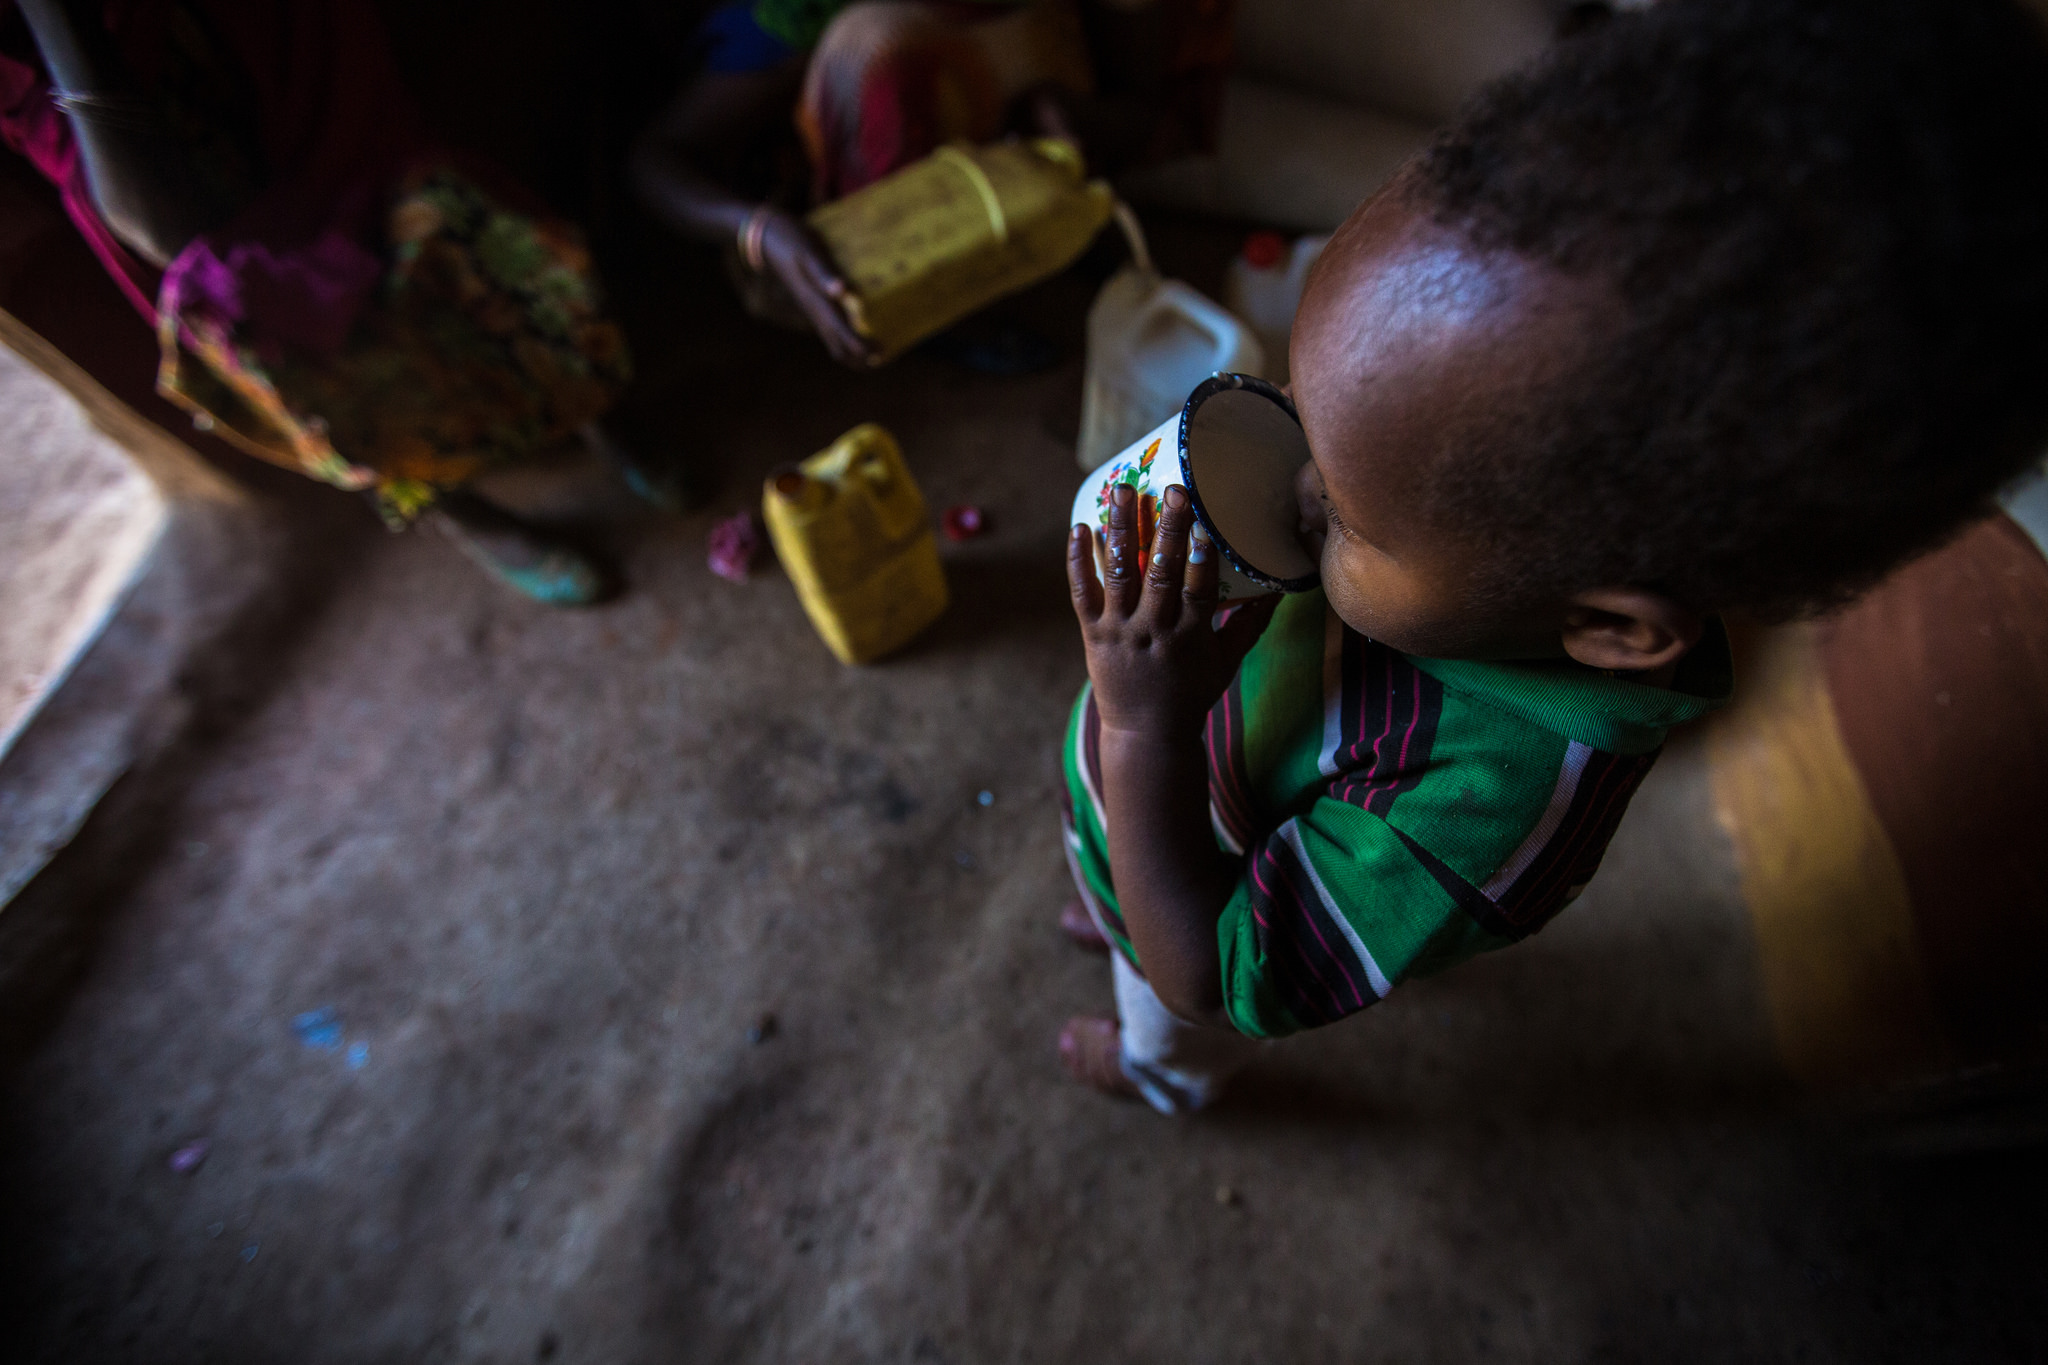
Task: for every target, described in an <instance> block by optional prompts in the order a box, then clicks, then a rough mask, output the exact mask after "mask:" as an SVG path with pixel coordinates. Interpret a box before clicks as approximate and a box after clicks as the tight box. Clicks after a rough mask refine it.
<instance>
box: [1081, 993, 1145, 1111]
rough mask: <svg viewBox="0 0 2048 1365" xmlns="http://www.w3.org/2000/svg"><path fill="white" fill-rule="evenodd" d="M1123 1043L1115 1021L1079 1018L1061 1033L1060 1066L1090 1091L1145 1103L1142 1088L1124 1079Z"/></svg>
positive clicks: (1091, 1017)
mask: <svg viewBox="0 0 2048 1365" xmlns="http://www.w3.org/2000/svg"><path fill="white" fill-rule="evenodd" d="M1123 1055H1124V1045H1123V1039H1122V1037H1121V1036H1120V1035H1119V1034H1118V1032H1117V1023H1116V1020H1114V1019H1104V1018H1101V1017H1099V1016H1096V1015H1089V1014H1077V1015H1075V1016H1074V1017H1073V1018H1071V1019H1069V1020H1067V1026H1066V1027H1065V1028H1063V1029H1061V1030H1060V1065H1062V1066H1064V1067H1066V1069H1067V1074H1068V1075H1069V1076H1072V1077H1073V1078H1074V1079H1075V1080H1077V1081H1079V1082H1080V1083H1081V1084H1083V1085H1085V1086H1087V1087H1088V1088H1089V1089H1090V1090H1099V1091H1101V1092H1102V1093H1103V1094H1105V1095H1114V1096H1116V1097H1117V1098H1118V1099H1124V1100H1135V1099H1142V1098H1143V1096H1141V1095H1140V1094H1139V1093H1138V1087H1137V1086H1135V1085H1132V1084H1131V1078H1130V1077H1128V1076H1126V1075H1124V1068H1123Z"/></svg>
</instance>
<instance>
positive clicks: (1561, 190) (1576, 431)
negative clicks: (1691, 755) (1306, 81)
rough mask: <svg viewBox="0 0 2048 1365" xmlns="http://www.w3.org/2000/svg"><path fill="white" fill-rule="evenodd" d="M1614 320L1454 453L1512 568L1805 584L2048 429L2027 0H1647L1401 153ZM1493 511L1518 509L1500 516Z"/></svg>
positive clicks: (1441, 208)
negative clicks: (1608, 334)
mask: <svg viewBox="0 0 2048 1365" xmlns="http://www.w3.org/2000/svg"><path fill="white" fill-rule="evenodd" d="M1407 184H1408V187H1409V190H1408V192H1409V193H1411V194H1420V195H1421V196H1423V200H1424V202H1426V203H1428V204H1430V205H1431V206H1432V207H1433V208H1434V210H1435V212H1436V214H1437V216H1438V217H1439V218H1440V220H1442V221H1444V222H1446V223H1448V224H1452V225H1455V226H1456V227H1458V228H1459V229H1460V230H1461V231H1463V232H1465V233H1466V234H1467V235H1468V236H1470V237H1471V238H1473V239H1474V240H1475V241H1476V242H1478V243H1479V244H1480V245H1482V246H1496V247H1507V248H1512V249H1514V250H1516V251H1518V252H1521V253H1524V254H1526V255H1530V256H1532V257H1535V258H1537V259H1540V260H1545V261H1548V262H1550V263H1552V264H1554V265H1556V266H1558V267H1560V268H1562V269H1563V270H1565V271H1567V272H1571V273H1594V274H1599V275H1603V276H1606V277H1607V278H1609V279H1611V280H1613V281H1614V282H1615V283H1616V284H1617V285H1618V286H1619V288H1620V290H1621V293H1622V296H1623V298H1624V300H1625V301H1626V303H1627V305H1628V313H1629V321H1628V323H1627V325H1626V326H1625V328H1624V329H1623V330H1622V331H1621V332H1620V333H1619V334H1617V335H1615V336H1614V337H1613V338H1611V340H1609V341H1605V342H1603V343H1602V344H1601V346H1600V348H1599V350H1598V352H1597V354H1596V355H1595V356H1594V358H1593V359H1592V360H1590V361H1589V362H1588V363H1589V365H1590V366H1591V367H1592V371H1593V373H1591V374H1590V375H1589V376H1585V377H1586V378H1589V379H1590V380H1591V381H1592V382H1588V383H1576V384H1573V385H1570V386H1569V388H1570V392H1569V393H1568V394H1567V393H1562V392H1560V393H1556V394H1553V395H1550V396H1549V397H1546V398H1544V399H1542V400H1540V401H1539V403H1538V404H1537V406H1536V407H1535V408H1533V409H1530V408H1525V409H1523V410H1520V411H1514V412H1510V413H1507V414H1505V415H1503V416H1502V417H1501V418H1500V420H1499V421H1497V422H1495V423H1493V439H1492V440H1491V441H1490V442H1489V443H1490V444H1493V445H1494V449H1493V450H1492V451H1490V452H1487V454H1489V455H1490V456H1491V458H1481V459H1474V460H1470V461H1461V462H1460V468H1458V469H1456V470H1452V469H1446V470H1444V471H1442V473H1443V475H1444V477H1442V478H1441V479H1439V480H1438V481H1437V486H1436V492H1435V493H1434V495H1433V496H1434V497H1435V498H1436V499H1437V506H1435V507H1434V508H1432V509H1430V511H1431V513H1432V515H1433V516H1435V517H1437V518H1441V519H1442V524H1445V525H1468V526H1470V525H1478V526H1484V527H1486V528H1487V537H1488V539H1489V540H1492V539H1496V538H1499V539H1504V540H1512V542H1513V543H1514V544H1516V546H1517V547H1518V550H1521V549H1524V548H1525V547H1526V553H1525V554H1518V556H1517V557H1516V559H1517V562H1516V563H1514V564H1513V565H1508V566H1504V567H1503V568H1502V570H1501V571H1500V573H1501V576H1502V581H1500V582H1498V583H1494V584H1491V585H1490V587H1491V588H1492V589H1493V590H1495V591H1500V592H1516V593H1520V592H1526V591H1528V590H1530V589H1531V588H1532V587H1534V588H1537V589H1539V590H1546V591H1554V590H1559V589H1562V590H1564V591H1567V592H1568V591H1574V590H1577V589H1579V588H1583V587H1587V586H1591V585H1594V584H1603V583H1632V584H1638V585H1642V586H1649V587H1655V588H1658V589H1660V590H1662V591H1665V592H1668V593H1670V594H1671V595H1673V596H1674V597H1676V598H1678V599H1679V600H1680V601H1682V602H1685V603H1687V604H1689V605H1692V606H1695V607H1699V608H1722V607H1736V606H1741V607H1747V608H1749V609H1751V610H1754V611H1757V612H1760V613H1763V614H1767V615H1787V614H1793V613H1797V612H1800V611H1802V610H1810V609H1813V608H1817V607H1824V606H1827V605H1830V604H1832V603H1836V602H1839V601H1842V600H1844V599H1846V598H1847V597H1849V596H1850V595H1852V594H1853V593H1855V592H1856V591H1858V590H1860V589H1861V588H1864V587H1866V586H1868V585H1869V584H1870V583H1871V582H1873V581H1875V580H1876V579H1877V578H1878V577H1879V576H1881V575H1882V574H1883V573H1884V572H1885V571H1886V570H1887V569H1889V568H1891V567H1892V566H1894V565H1895V564H1897V563H1899V562H1900V561H1902V560H1904V559H1906V558H1908V557H1909V556H1911V555H1913V554H1915V553H1917V552H1919V551H1922V550H1925V549H1927V548H1930V547H1931V546H1933V545H1934V544H1936V543H1938V542H1939V541H1940V540H1941V539H1942V538H1943V537H1945V536H1946V535H1948V534H1950V533H1951V532H1953V531H1954V530H1955V529H1956V528H1957V527H1958V526H1959V525H1961V524H1962V523H1963V522H1965V521H1966V520H1967V519H1969V518H1970V517H1971V516H1972V515H1973V514H1975V513H1977V512H1979V511H1980V510H1982V509H1983V508H1984V507H1985V506H1986V504H1987V500H1988V499H1989V497H1990V496H1991V495H1992V493H1993V492H1995V491H1996V489H1997V488H1998V487H1999V486H2000V485H2001V484H2003V483H2005V482H2006V481H2007V480H2008V479H2010V478H2011V477H2012V476H2013V475H2014V474H2016V473H2017V472H2019V471H2020V470H2021V469H2022V468H2023V467H2024V466H2025V464H2026V463H2027V461H2028V460H2029V459H2030V458H2031V457H2033V456H2035V455H2036V454H2038V453H2039V452H2040V450H2041V449H2042V447H2043V444H2044V442H2048V50H2044V43H2043V35H2042V32H2041V30H2040V28H2039V27H2038V25H2037V23H2036V21H2035V20H2034V18H2033V17H2032V16H2031V15H2029V14H2027V13H2024V12H2023V11H2021V10H2020V9H2018V8H2017V7H2016V6H2015V5H2014V4H2012V3H2010V0H1663V3H1661V4H1658V5H1656V6H1654V7H1653V8H1650V9H1648V10H1644V11H1637V12H1631V13H1625V14H1622V15H1620V16H1618V17H1616V18H1615V19H1614V20H1612V21H1611V22H1609V23H1607V24H1605V25H1602V26H1600V27H1599V28H1597V29H1595V30H1594V31H1592V32H1590V33H1587V34H1584V35H1582V36H1579V37H1574V38H1571V39H1568V40H1565V41H1563V42H1561V43H1559V44H1558V45H1557V47H1556V48H1554V49H1553V50H1552V51H1551V52H1550V53H1549V54H1548V55H1547V56H1546V57H1545V58H1544V59H1543V60H1541V61H1539V62H1538V63H1536V64H1535V65H1533V66H1532V67H1529V68H1527V69H1525V70H1523V71H1520V72H1518V73H1516V74H1513V75H1510V76H1508V77H1506V78H1505V79H1503V80H1500V81H1498V82H1496V83H1495V84H1493V85H1492V86H1490V87H1489V88H1487V89H1486V90H1485V91H1483V92H1482V93H1481V94H1479V95H1478V96H1477V97H1476V99H1475V100H1474V101H1473V103H1472V104H1471V105H1469V106H1468V107H1467V108H1466V109H1465V110H1464V111H1463V112H1462V114H1461V115H1460V117H1459V118H1458V119H1457V121H1456V122H1455V123H1454V124H1453V125H1452V126H1451V127H1449V128H1448V129H1446V130H1445V132H1444V133H1443V134H1442V135H1441V136H1440V137H1438V139H1437V140H1436V142H1435V144H1434V145H1433V146H1432V147H1431V148H1430V150H1429V151H1428V152H1427V153H1426V154H1425V156H1424V158H1423V160H1422V162H1421V164H1420V165H1419V166H1418V167H1417V168H1416V173H1415V174H1414V175H1412V176H1411V177H1410V178H1409V180H1408V181H1407ZM1503 533H1505V534H1503Z"/></svg>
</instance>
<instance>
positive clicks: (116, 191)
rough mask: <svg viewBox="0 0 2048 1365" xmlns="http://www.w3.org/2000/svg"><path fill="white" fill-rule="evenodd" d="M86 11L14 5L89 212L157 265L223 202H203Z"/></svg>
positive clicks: (221, 213) (186, 166) (48, 4)
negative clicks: (71, 142)
mask: <svg viewBox="0 0 2048 1365" xmlns="http://www.w3.org/2000/svg"><path fill="white" fill-rule="evenodd" d="M96 12H97V5H96V4H94V3H93V2H92V0H21V13H22V18H24V19H25V20H27V21H28V27H29V32H30V34H32V35H33V36H34V38H35V42H36V48H37V50H38V51H40V52H41V53H42V57H43V63H44V65H45V66H47V67H48V68H49V72H50V78H51V80H52V81H53V82H54V83H55V85H56V87H57V90H58V92H59V95H58V102H59V106H60V107H61V108H62V109H63V110H64V114H65V117H66V118H67V119H68V120H69V122H70V124H71V133H72V136H73V137H74V138H76V139H77V141H78V147H79V154H80V157H81V159H82V160H83V162H84V165H85V178H86V184H87V185H88V186H89V187H90V188H91V190H92V198H93V204H94V206H95V207H96V208H98V210H99V213H100V217H101V218H103V219H105V220H106V224H107V227H108V228H109V229H110V230H112V232H113V234H114V235H115V236H116V237H118V238H119V239H120V240H121V242H122V244H123V245H124V246H126V247H128V249H129V250H131V251H133V252H135V254H136V255H138V256H141V257H142V258H143V259H144V260H146V261H148V262H149V263H150V264H151V265H154V266H157V267H159V268H161V267H163V266H166V265H168V264H170V262H171V260H172V258H173V257H175V256H176V255H177V254H178V253H179V252H180V251H183V250H184V249H185V246H186V244H187V243H188V242H190V241H191V240H192V239H193V238H194V237H197V236H198V235H199V234H200V233H202V232H204V231H206V230H207V229H208V228H211V227H214V226H216V225H218V224H219V223H220V221H221V220H222V219H224V218H225V217H226V216H227V213H228V211H229V207H230V206H228V205H223V204H216V203H213V202H212V201H211V199H210V196H209V195H208V194H207V192H206V190H205V189H204V186H203V183H202V182H201V181H200V179H199V177H198V176H196V175H194V174H193V172H192V168H191V160H190V158H189V157H188V156H187V154H186V149H185V146H184V144H183V143H182V142H180V141H179V139H178V138H177V137H176V136H174V135H173V134H172V133H171V132H170V130H169V129H168V128H166V127H165V126H164V125H163V123H162V121H161V120H160V119H159V118H158V116H157V115H156V113H155V111H154V110H153V109H152V108H151V107H150V105H149V102H148V101H146V100H144V99H141V98H140V97H138V96H137V94H136V92H135V89H134V86H133V83H132V82H131V81H130V80H129V79H128V75H127V72H126V71H125V70H124V69H123V68H122V65H121V62H120V60H119V59H118V58H117V57H116V55H115V54H114V52H113V50H112V46H111V44H109V43H108V42H107V40H106V37H105V35H104V33H103V32H102V30H101V29H100V27H99V26H98V23H97V22H96V19H95V15H96Z"/></svg>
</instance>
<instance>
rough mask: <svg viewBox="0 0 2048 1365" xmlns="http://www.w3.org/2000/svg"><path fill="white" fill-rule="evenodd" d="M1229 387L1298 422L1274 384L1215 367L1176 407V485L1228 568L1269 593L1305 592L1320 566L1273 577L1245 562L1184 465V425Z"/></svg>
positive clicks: (1319, 574)
mask: <svg viewBox="0 0 2048 1365" xmlns="http://www.w3.org/2000/svg"><path fill="white" fill-rule="evenodd" d="M1231 389H1243V390H1245V391H1247V392H1249V393H1255V394H1257V395H1258V396H1259V397H1261V398H1264V399H1266V400H1267V401H1268V402H1271V403H1274V404H1276V405H1277V406H1278V407H1279V409H1280V411H1282V412H1284V413H1286V414H1287V416H1288V419H1289V420H1290V421H1292V422H1293V423H1294V424H1295V425H1296V426H1300V425H1301V414H1300V413H1298V412H1296V411H1295V410H1294V400H1292V399H1290V398H1289V397H1288V396H1287V395H1286V394H1284V393H1282V392H1280V390H1279V388H1278V387H1277V386H1275V385H1273V384H1270V383H1268V382H1267V381H1265V380H1263V379H1260V378H1259V377H1258V376H1257V375H1250V374H1231V373H1229V372H1228V371H1225V370H1218V371H1217V372H1216V373H1214V374H1212V375H1210V376H1209V377H1208V378H1207V379H1204V380H1203V381H1202V382H1201V383H1199V384H1197V385H1195V391H1194V392H1193V393H1191V394H1189V395H1188V401H1187V403H1186V404H1185V405H1183V406H1182V408H1181V410H1180V485H1181V487H1183V488H1185V489H1187V490H1188V501H1190V502H1192V503H1193V504H1194V505H1195V519H1196V520H1197V521H1199V522H1201V523H1202V529H1203V530H1205V531H1207V532H1208V533H1209V539H1210V541H1211V542H1212V543H1213V544H1214V545H1215V546H1216V548H1217V549H1219V550H1221V551H1222V552H1223V557H1224V558H1225V559H1226V560H1228V561H1229V562H1230V566H1231V567H1232V568H1234V569H1236V570H1237V571H1238V572H1239V573H1241V574H1243V575H1244V576H1245V577H1246V578H1249V579H1250V580H1251V581H1252V582H1254V583H1256V584H1258V585H1259V586H1260V587H1262V588H1266V589H1268V590H1270V591H1272V592H1307V591H1308V590H1309V589H1310V588H1313V587H1315V586H1317V585H1318V584H1320V583H1321V582H1322V581H1323V575H1322V571H1321V570H1320V569H1316V570H1313V571H1311V572H1309V573H1306V574H1303V575H1302V576H1301V577H1299V578H1275V577H1274V576H1273V575H1271V574H1269V573H1261V572H1260V571H1259V570H1257V569H1255V568H1253V567H1252V566H1251V565H1250V564H1247V563H1246V562H1245V561H1244V557H1243V556H1242V555H1240V554H1238V552H1237V551H1235V550H1233V549H1231V548H1230V542H1229V541H1227V540H1225V539H1224V538H1223V534H1222V533H1221V532H1220V531H1218V530H1217V529H1216V523H1215V522H1214V521H1213V520H1211V519H1210V517H1209V512H1208V509H1207V508H1205V507H1203V506H1202V490H1201V489H1199V488H1197V487H1196V486H1195V471H1194V469H1193V468H1192V467H1191V466H1190V465H1189V464H1188V428H1189V425H1190V424H1191V423H1192V422H1193V421H1194V419H1195V409H1197V408H1199V407H1201V406H1202V404H1204V403H1206V402H1208V401H1209V399H1211V398H1213V397H1215V396H1216V395H1217V394H1219V393H1224V392H1227V391H1229V390H1231Z"/></svg>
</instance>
